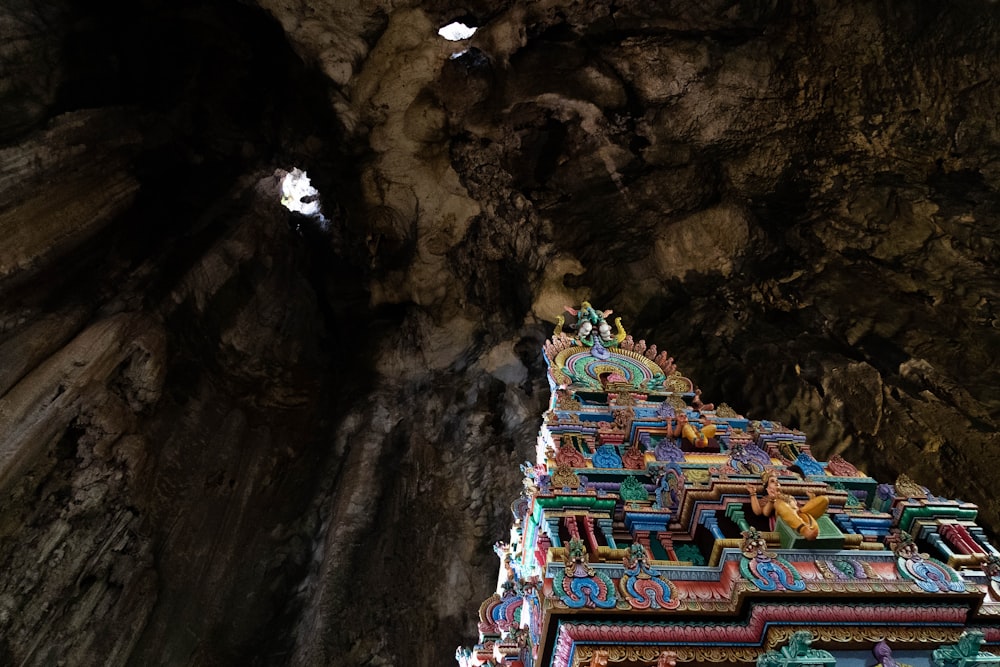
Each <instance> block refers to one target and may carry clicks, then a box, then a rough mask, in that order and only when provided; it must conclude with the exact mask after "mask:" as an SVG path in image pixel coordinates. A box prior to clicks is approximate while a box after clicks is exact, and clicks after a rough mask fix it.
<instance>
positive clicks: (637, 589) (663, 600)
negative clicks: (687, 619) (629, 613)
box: [618, 544, 681, 609]
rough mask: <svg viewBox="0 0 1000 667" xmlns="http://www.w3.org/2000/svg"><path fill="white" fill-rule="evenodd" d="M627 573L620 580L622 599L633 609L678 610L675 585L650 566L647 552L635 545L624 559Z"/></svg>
mask: <svg viewBox="0 0 1000 667" xmlns="http://www.w3.org/2000/svg"><path fill="white" fill-rule="evenodd" d="M622 564H623V565H624V567H625V573H624V574H623V575H622V578H621V579H619V580H618V588H619V590H620V591H621V594H622V597H623V598H624V599H625V601H626V602H628V604H629V606H630V607H632V608H633V609H677V607H679V606H680V603H681V602H680V600H679V599H677V593H676V591H675V590H674V585H673V584H672V583H670V581H668V580H666V579H664V578H663V577H662V576H661V575H660V572H659V571H658V570H656V569H655V568H652V567H650V566H649V564H648V562H647V558H646V550H645V549H644V548H643V546H642V545H641V544H633V545H632V546H630V547H629V550H628V553H627V554H625V557H624V558H623V559H622Z"/></svg>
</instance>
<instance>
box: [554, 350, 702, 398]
mask: <svg viewBox="0 0 1000 667" xmlns="http://www.w3.org/2000/svg"><path fill="white" fill-rule="evenodd" d="M601 357H602V358H598V357H597V356H595V355H594V354H593V350H592V349H591V348H588V347H579V346H578V347H570V348H567V349H565V350H562V351H561V352H559V354H557V355H556V358H555V360H554V363H553V365H554V366H555V372H557V373H562V374H563V375H565V376H566V377H567V378H569V379H570V380H571V381H572V383H573V385H575V386H578V387H586V388H588V389H593V390H596V391H604V390H606V389H608V388H609V383H610V386H611V387H612V388H614V387H620V386H622V385H626V386H628V387H631V388H632V389H635V390H657V389H661V388H663V386H664V383H665V382H668V378H667V376H666V374H665V373H664V372H663V369H661V368H660V367H659V366H657V365H656V363H654V362H653V360H651V359H648V358H646V357H644V356H643V355H641V354H637V353H635V352H632V351H631V350H621V349H616V350H605V353H604V354H602V355H601ZM612 376H614V377H612ZM669 382H670V383H673V384H676V385H678V388H677V389H673V391H690V388H691V387H692V386H693V385H692V384H691V381H690V380H688V379H687V378H683V377H681V376H680V375H675V376H671V377H670V378H669ZM685 387H686V389H685Z"/></svg>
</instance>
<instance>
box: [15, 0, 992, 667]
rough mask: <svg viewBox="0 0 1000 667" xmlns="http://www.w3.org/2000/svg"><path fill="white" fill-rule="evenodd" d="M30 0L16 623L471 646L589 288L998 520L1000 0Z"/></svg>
mask: <svg viewBox="0 0 1000 667" xmlns="http://www.w3.org/2000/svg"><path fill="white" fill-rule="evenodd" d="M34 4H37V3H34ZM34 4H33V3H23V2H14V3H13V4H11V3H7V4H5V5H4V6H3V7H2V8H0V37H2V38H0V58H2V62H3V64H4V66H3V68H0V231H2V233H3V234H2V238H3V243H2V244H0V494H2V498H0V507H2V510H0V663H2V664H17V665H51V664H59V663H62V664H68V665H148V664H169V665H192V666H193V665H303V666H310V667H311V666H315V665H372V666H375V665H397V664H407V665H414V666H416V667H432V666H433V667H437V666H439V665H444V664H448V663H449V662H450V661H451V660H452V653H453V651H454V647H455V646H456V645H458V644H460V643H470V642H471V641H473V639H474V637H475V633H476V627H475V623H476V610H477V608H478V604H479V602H480V601H481V600H482V599H483V598H485V597H486V596H487V595H488V593H489V591H490V589H491V588H492V587H493V585H494V582H495V576H496V567H497V562H496V560H495V558H494V556H493V553H492V549H491V548H490V545H491V544H492V543H493V542H495V541H497V540H502V539H505V537H506V534H507V528H508V526H509V521H510V516H511V515H510V512H509V504H510V502H511V501H512V500H513V499H514V498H515V497H516V496H517V494H518V492H519V488H520V485H521V481H520V475H519V471H518V467H517V466H518V464H519V463H521V462H523V461H524V460H525V459H528V458H531V457H533V456H534V444H535V432H536V430H537V428H538V425H539V420H540V413H541V411H542V410H543V409H544V407H545V405H546V401H547V392H548V387H547V386H546V385H545V381H544V367H543V363H542V361H541V356H540V354H539V350H540V347H541V344H542V341H543V340H544V338H545V337H546V336H547V335H548V334H549V333H550V332H551V328H552V322H554V320H555V317H556V316H557V315H558V314H559V312H560V310H561V308H562V306H563V305H577V304H579V302H580V301H581V300H583V299H589V300H590V301H591V302H593V303H594V304H595V306H598V307H601V308H614V309H615V310H616V312H615V315H616V316H617V315H620V316H622V318H623V322H624V324H625V325H626V327H627V328H628V330H629V333H631V334H632V335H633V336H634V337H635V338H636V339H639V338H645V339H647V340H648V341H649V342H650V343H653V342H655V343H657V345H658V346H659V348H660V349H668V350H669V351H670V354H671V355H672V356H674V357H675V358H676V360H677V363H678V366H679V367H680V369H681V370H682V371H683V372H684V373H685V374H686V375H688V376H690V377H692V378H694V379H695V381H696V382H697V383H698V384H699V385H700V387H701V388H702V390H703V396H704V397H705V399H706V400H711V401H715V402H719V401H723V400H725V401H726V402H728V403H729V404H731V405H732V406H734V407H735V408H737V409H738V410H739V411H740V412H742V413H744V414H747V415H748V416H751V417H756V418H771V419H776V420H779V421H782V422H783V423H785V424H786V425H788V426H792V427H795V428H799V429H801V430H803V431H805V432H806V433H807V435H808V436H809V438H810V440H811V441H812V442H813V443H814V446H815V447H816V448H817V450H818V451H819V452H820V453H821V454H822V456H821V458H826V457H828V456H829V455H832V454H834V453H839V454H842V455H843V456H844V457H845V458H847V459H848V460H850V461H852V462H853V463H855V464H856V465H857V466H858V467H859V468H862V469H865V470H866V471H867V472H868V473H869V474H872V475H874V476H876V477H879V478H880V479H883V480H885V481H891V480H893V479H895V478H896V476H897V475H898V474H899V473H901V472H906V473H907V474H908V475H910V476H911V477H913V478H914V479H915V480H916V481H917V482H918V483H920V484H923V485H925V486H927V487H929V488H930V489H931V490H932V491H933V492H936V493H940V494H943V495H951V496H959V497H961V498H963V499H965V500H969V501H973V502H976V503H978V504H979V505H980V507H981V512H982V518H983V522H984V523H985V524H987V525H988V526H990V527H991V529H992V530H993V531H994V532H996V531H997V530H998V529H1000V506H998V505H997V504H996V501H995V500H994V497H995V493H994V489H995V488H996V486H997V484H998V482H1000V480H998V479H997V470H998V468H997V467H996V466H994V465H993V460H992V456H993V455H994V454H995V452H996V451H997V450H998V447H1000V436H998V435H997V433H998V420H1000V390H998V387H1000V373H998V371H997V368H998V358H997V357H998V355H1000V278H998V274H997V262H996V258H997V256H998V253H1000V247H998V244H1000V222H998V221H1000V195H998V186H1000V124H998V122H997V115H996V114H997V111H996V110H997V109H998V108H1000V84H998V81H1000V61H998V59H997V57H996V54H997V53H998V52H1000V5H997V4H995V3H989V2H982V1H978V0H976V1H973V0H968V1H966V2H958V3H950V4H949V5H947V6H944V5H942V6H940V7H939V6H937V5H934V4H932V3H917V4H916V5H914V3H902V2H890V3H878V4H872V3H829V2H815V3H764V2H761V3H733V2H694V1H690V2H689V1H687V0H679V1H677V2H658V3H650V2H645V1H643V2H640V1H639V0H624V1H622V0H619V1H617V2H613V3H612V2H602V1H598V0H591V1H585V2H572V3H570V2H558V1H551V2H542V3H537V2H522V1H517V0H515V1H514V2H505V3H490V2H480V1H475V2H467V3H453V2H448V1H445V0H437V1H435V2H429V3H428V2H413V1H403V2H385V1H380V0H370V1H367V2H361V3H344V2H337V1H335V0H310V1H309V2H274V1H272V0H258V2H256V3H237V2H231V3H211V4H210V6H203V5H204V3H184V2H181V3H167V2H158V1H156V0H154V1H153V2H147V3H138V4H137V3H124V2H116V3H111V4H107V3H105V4H104V5H102V6H101V7H100V8H89V7H88V8H84V7H80V6H77V5H79V4H80V3H70V2H68V1H66V2H58V1H57V2H51V3H46V7H45V8H44V9H43V8H39V7H35V6H34ZM455 19H463V20H465V21H466V22H468V23H473V24H475V25H477V26H479V30H478V31H477V32H476V34H475V35H473V36H472V37H471V38H469V39H467V40H465V41H461V42H451V41H448V40H446V39H444V38H443V37H441V36H439V35H438V34H437V30H438V28H440V27H442V26H443V25H445V24H447V23H449V22H451V21H452V20H455ZM296 167H297V168H301V169H305V170H307V172H308V174H309V176H310V178H311V179H312V183H313V185H314V186H315V187H316V188H317V190H318V191H319V197H320V202H321V205H322V210H323V215H322V217H313V218H310V217H306V216H303V215H300V214H293V213H290V212H288V211H287V210H286V209H285V208H283V207H281V205H280V203H279V200H280V198H281V194H280V188H281V180H282V178H283V177H284V175H285V174H286V173H287V172H289V171H291V170H292V169H293V168H296Z"/></svg>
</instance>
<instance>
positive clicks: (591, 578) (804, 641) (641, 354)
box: [456, 302, 1000, 667]
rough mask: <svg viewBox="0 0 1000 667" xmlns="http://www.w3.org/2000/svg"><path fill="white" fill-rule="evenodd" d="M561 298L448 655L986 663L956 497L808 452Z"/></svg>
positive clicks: (984, 588) (998, 612) (970, 525)
mask: <svg viewBox="0 0 1000 667" xmlns="http://www.w3.org/2000/svg"><path fill="white" fill-rule="evenodd" d="M567 310H568V311H569V312H570V313H572V314H573V315H574V316H575V317H576V321H575V322H572V323H571V324H570V326H569V327H568V328H569V329H571V332H570V333H567V332H564V331H563V330H562V326H563V322H562V319H561V318H560V322H559V325H558V326H557V327H556V331H555V334H554V335H553V336H552V338H551V340H549V341H546V343H545V349H544V354H545V359H546V361H547V363H548V377H549V383H550V385H551V388H552V398H551V404H550V408H549V410H548V411H546V413H545V415H544V421H543V425H542V428H541V432H540V435H539V439H538V448H537V462H536V463H535V464H532V463H530V462H526V463H525V464H524V465H523V466H522V469H523V471H524V474H525V479H524V485H525V488H524V492H523V493H522V494H521V496H520V497H519V498H517V499H516V500H515V501H514V503H513V504H512V506H511V509H512V511H513V514H514V526H513V528H512V529H511V537H510V541H509V542H500V543H497V544H496V546H495V549H496V552H497V554H498V556H499V557H500V562H501V567H500V577H499V582H498V586H497V592H496V594H495V595H493V596H491V597H490V598H489V599H487V600H486V601H485V602H484V603H483V604H482V606H481V607H480V609H479V643H478V644H476V645H475V646H474V647H473V648H471V649H467V648H459V650H458V651H457V653H456V657H457V659H458V662H459V665H460V667H473V666H477V665H490V666H493V667H597V666H604V665H616V666H621V667H639V666H643V667H653V666H656V667H665V666H667V665H675V664H676V665H709V664H713V665H718V664H744V665H746V664H753V663H755V664H757V665H761V666H771V665H775V666H777V665H838V666H841V667H844V666H859V667H860V666H862V665H864V666H865V667H870V666H871V665H881V666H883V667H889V666H891V665H912V666H913V667H919V666H922V665H926V666H938V667H944V666H946V665H947V666H951V665H955V666H959V665H966V666H971V665H998V666H1000V655H997V656H995V655H993V653H991V652H990V650H991V649H994V650H995V649H997V648H1000V647H997V644H1000V553H998V552H997V550H996V549H995V548H994V547H993V546H991V545H990V544H989V542H988V541H987V540H986V538H985V536H984V534H983V530H982V529H981V528H980V527H979V526H978V525H977V524H976V512H977V508H976V506H975V505H972V504H970V503H966V502H962V501H960V500H952V499H948V498H941V497H938V496H935V495H934V494H933V493H932V492H931V491H929V490H928V489H926V488H924V487H921V486H920V485H918V484H916V483H914V482H913V481H912V480H910V479H908V478H907V477H905V476H904V475H901V476H900V477H899V479H897V480H896V481H895V483H894V484H880V483H879V482H877V481H876V480H874V479H872V478H870V477H868V476H867V475H865V474H864V473H863V472H861V471H859V470H858V469H857V468H855V467H854V466H853V465H851V464H850V463H848V462H847V461H845V460H843V459H842V458H840V457H839V456H834V457H833V458H831V459H830V460H829V461H826V462H821V461H817V460H816V459H815V458H814V457H813V454H812V452H811V450H810V446H809V443H808V442H807V440H806V437H805V435H804V434H803V433H801V432H798V431H794V430H791V429H787V428H785V427H783V426H782V425H781V424H778V423H777V422H773V421H763V420H761V421H757V420H750V419H747V418H745V417H742V416H740V415H738V414H736V413H735V412H734V411H733V410H732V409H730V408H729V407H727V406H726V405H725V404H721V405H718V406H714V405H712V404H708V403H703V402H702V400H701V396H700V392H698V391H696V390H695V388H694V386H693V384H692V382H691V381H690V380H689V379H688V378H686V377H684V376H683V375H681V374H680V373H679V372H678V370H677V368H676V367H675V366H674V362H673V359H671V358H669V357H668V356H667V354H666V352H662V351H661V352H657V350H656V346H655V345H651V346H648V347H647V345H646V343H645V342H644V341H639V342H635V341H633V340H632V338H631V336H628V335H627V334H626V332H625V330H624V329H623V328H622V325H621V322H620V319H619V320H616V321H615V326H614V327H612V325H611V323H610V322H609V321H608V319H607V318H608V317H609V316H610V314H611V311H604V312H601V311H597V310H595V309H594V308H592V307H591V306H590V304H588V303H586V302H584V304H583V305H582V307H581V308H580V310H579V311H576V310H572V309H569V308H567Z"/></svg>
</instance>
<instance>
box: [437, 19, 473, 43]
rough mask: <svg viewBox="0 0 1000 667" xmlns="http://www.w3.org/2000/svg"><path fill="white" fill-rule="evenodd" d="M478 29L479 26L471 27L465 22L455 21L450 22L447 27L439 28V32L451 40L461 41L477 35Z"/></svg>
mask: <svg viewBox="0 0 1000 667" xmlns="http://www.w3.org/2000/svg"><path fill="white" fill-rule="evenodd" d="M476 30H478V28H470V27H469V26H467V25H465V24H464V23H460V22H458V21H455V22H454V23H449V24H448V25H446V26H445V27H443V28H441V29H440V30H438V34H439V35H441V36H442V37H444V38H445V39H447V40H448V41H450V42H460V41H462V40H463V39H469V38H470V37H472V36H473V35H475V34H476Z"/></svg>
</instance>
